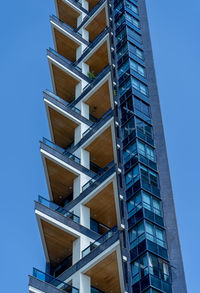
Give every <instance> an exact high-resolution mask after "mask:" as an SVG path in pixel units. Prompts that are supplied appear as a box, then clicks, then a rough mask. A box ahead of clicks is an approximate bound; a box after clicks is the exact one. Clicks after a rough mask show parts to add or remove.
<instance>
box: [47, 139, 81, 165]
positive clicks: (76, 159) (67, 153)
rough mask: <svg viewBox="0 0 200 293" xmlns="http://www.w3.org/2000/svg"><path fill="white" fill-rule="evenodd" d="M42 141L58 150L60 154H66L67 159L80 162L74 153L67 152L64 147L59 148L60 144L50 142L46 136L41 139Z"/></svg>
mask: <svg viewBox="0 0 200 293" xmlns="http://www.w3.org/2000/svg"><path fill="white" fill-rule="evenodd" d="M42 142H43V143H45V144H46V145H48V146H49V147H51V148H52V149H54V150H56V151H57V152H59V153H60V154H62V155H64V156H67V157H68V158H69V159H71V160H73V161H74V162H76V163H79V164H80V161H81V160H80V159H79V158H78V157H76V156H75V155H73V154H71V153H69V152H68V151H66V150H65V149H63V148H61V147H60V146H58V145H56V144H55V143H53V142H51V141H50V140H48V139H47V138H44V137H43V139H42Z"/></svg>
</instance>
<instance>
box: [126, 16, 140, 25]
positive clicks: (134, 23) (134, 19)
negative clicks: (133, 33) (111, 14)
mask: <svg viewBox="0 0 200 293" xmlns="http://www.w3.org/2000/svg"><path fill="white" fill-rule="evenodd" d="M126 20H127V21H129V22H130V23H131V24H133V25H134V26H136V27H137V28H140V23H139V21H138V20H137V19H136V18H135V17H133V16H132V15H130V14H129V13H126Z"/></svg>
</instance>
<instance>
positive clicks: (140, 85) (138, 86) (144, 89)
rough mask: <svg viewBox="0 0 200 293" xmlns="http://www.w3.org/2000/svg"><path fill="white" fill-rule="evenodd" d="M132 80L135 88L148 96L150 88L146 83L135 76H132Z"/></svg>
mask: <svg viewBox="0 0 200 293" xmlns="http://www.w3.org/2000/svg"><path fill="white" fill-rule="evenodd" d="M131 82H132V86H133V88H134V89H136V90H137V91H139V92H141V93H142V94H143V95H145V96H148V88H147V86H146V85H145V84H144V83H142V82H141V81H139V80H137V79H136V78H134V77H132V78H131Z"/></svg>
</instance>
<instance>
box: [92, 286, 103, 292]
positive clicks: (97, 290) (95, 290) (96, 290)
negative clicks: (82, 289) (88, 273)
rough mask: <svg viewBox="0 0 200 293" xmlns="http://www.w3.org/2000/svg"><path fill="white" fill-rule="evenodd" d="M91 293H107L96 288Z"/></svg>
mask: <svg viewBox="0 0 200 293" xmlns="http://www.w3.org/2000/svg"><path fill="white" fill-rule="evenodd" d="M91 293H105V292H104V291H101V290H99V289H97V288H95V287H91Z"/></svg>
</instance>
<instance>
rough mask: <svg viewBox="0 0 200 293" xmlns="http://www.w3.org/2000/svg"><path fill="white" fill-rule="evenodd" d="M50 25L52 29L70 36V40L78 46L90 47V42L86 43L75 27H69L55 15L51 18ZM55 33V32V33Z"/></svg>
mask: <svg viewBox="0 0 200 293" xmlns="http://www.w3.org/2000/svg"><path fill="white" fill-rule="evenodd" d="M50 23H51V27H52V29H57V30H58V31H60V32H62V33H63V34H64V35H66V36H68V37H69V35H70V39H72V41H74V42H76V43H77V44H81V43H82V44H85V45H86V46H88V45H89V42H88V41H86V40H85V39H84V38H83V37H82V35H81V34H80V33H79V32H78V31H77V30H76V29H74V28H73V27H71V26H69V25H68V24H66V23H65V22H63V21H62V20H61V19H59V18H58V17H57V16H55V15H51V16H50ZM53 33H54V32H53ZM54 41H55V39H54Z"/></svg>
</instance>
